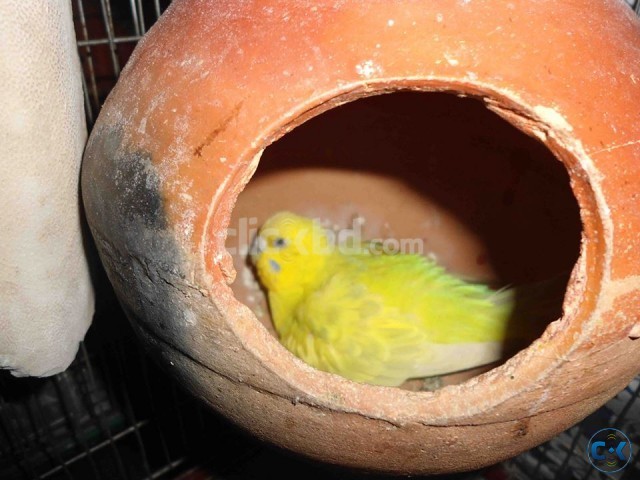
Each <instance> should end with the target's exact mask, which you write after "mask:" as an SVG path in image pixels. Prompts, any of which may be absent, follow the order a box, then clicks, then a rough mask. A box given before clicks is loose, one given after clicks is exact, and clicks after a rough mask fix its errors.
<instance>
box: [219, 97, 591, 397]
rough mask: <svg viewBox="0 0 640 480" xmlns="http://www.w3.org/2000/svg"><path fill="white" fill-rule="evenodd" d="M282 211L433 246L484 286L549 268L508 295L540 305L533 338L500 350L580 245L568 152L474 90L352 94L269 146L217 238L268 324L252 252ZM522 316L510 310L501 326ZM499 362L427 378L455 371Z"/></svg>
mask: <svg viewBox="0 0 640 480" xmlns="http://www.w3.org/2000/svg"><path fill="white" fill-rule="evenodd" d="M282 210H289V211H292V212H294V213H297V214H300V215H304V216H308V217H314V218H319V219H321V221H322V222H323V223H324V225H325V226H327V227H328V228H331V229H333V230H335V231H337V230H340V229H349V230H348V231H349V232H356V236H358V235H359V236H360V237H361V238H362V240H372V239H376V240H382V241H383V242H384V243H383V244H382V245H383V246H384V245H386V247H385V248H387V249H388V250H389V251H394V252H397V251H399V252H401V253H413V254H420V255H424V256H427V257H431V258H433V259H435V260H436V261H437V263H439V264H440V265H441V266H443V267H444V268H446V270H447V271H448V272H450V273H451V274H453V275H457V276H459V277H463V278H464V279H469V280H472V281H475V282H482V283H486V284H489V285H490V286H491V287H492V288H496V289H498V288H501V287H505V286H519V285H530V284H532V283H536V282H541V281H545V280H549V279H553V280H552V281H551V283H552V286H551V287H548V288H547V287H546V286H545V293H544V295H543V296H542V297H537V300H536V301H535V302H534V303H535V307H532V304H531V301H529V300H527V299H524V300H523V299H522V298H520V299H519V298H518V294H516V306H515V312H516V313H514V316H516V315H519V313H517V312H520V311H522V310H527V311H531V309H532V308H537V307H538V306H540V304H541V303H544V304H545V305H544V308H542V309H541V313H540V314H536V315H535V316H536V321H535V322H533V323H531V322H530V320H528V322H529V323H528V324H527V327H526V328H527V330H528V331H529V335H528V338H529V340H527V341H525V342H524V343H520V344H517V345H515V344H511V345H509V346H507V345H506V344H505V345H504V358H503V360H505V359H506V358H508V357H509V356H511V355H513V354H514V353H516V351H518V350H519V349H521V348H524V347H526V346H527V345H528V344H529V343H530V342H531V341H532V340H533V339H535V338H537V337H539V336H540V334H541V333H542V331H543V330H544V328H545V326H546V325H547V324H548V323H550V322H551V321H554V320H556V319H558V318H560V316H561V313H562V300H563V296H564V291H565V289H566V283H567V281H568V274H569V273H570V271H571V269H572V268H573V265H574V264H575V262H576V261H577V259H578V256H579V253H580V238H581V229H582V226H581V221H580V215H579V209H578V204H577V202H576V199H575V197H574V195H573V192H572V190H571V187H570V184H569V176H568V174H567V171H566V169H565V168H564V166H563V164H562V163H561V162H560V161H558V160H557V159H556V158H555V157H554V156H553V154H552V153H551V152H550V151H549V150H548V149H547V147H546V146H545V145H544V144H542V143H541V142H540V141H539V140H537V139H535V138H533V137H530V136H528V135H526V134H524V133H523V132H521V131H520V130H518V129H517V128H515V127H514V126H513V125H511V124H510V123H508V122H507V121H505V120H504V119H502V118H501V117H499V116H498V115H496V114H495V113H493V112H491V111H490V110H488V109H487V108H485V106H484V104H483V102H482V101H480V100H478V99H475V98H467V97H460V96H457V95H455V94H450V93H424V92H407V91H404V92H395V93H391V94H386V95H378V96H373V97H368V98H365V99H360V100H356V101H353V102H351V103H348V104H345V105H342V106H339V107H336V108H334V109H332V110H329V111H327V112H325V113H323V114H321V115H319V116H317V117H315V118H312V119H311V120H309V121H307V122H305V123H303V124H302V125H300V126H298V127H297V128H295V129H294V130H293V131H291V132H290V133H288V134H287V135H285V136H283V137H282V138H281V139H280V140H278V141H276V142H274V143H273V144H272V145H270V146H269V147H268V148H267V149H266V150H265V151H264V154H263V155H262V158H261V161H260V165H259V166H258V169H257V171H256V173H255V175H254V176H253V178H252V179H251V181H250V182H249V184H248V185H247V187H246V189H245V190H244V191H243V192H242V193H241V194H240V196H239V197H238V201H237V203H236V205H235V208H234V211H233V215H232V219H231V223H230V229H232V230H230V234H229V236H228V239H227V244H226V247H227V249H228V250H229V252H231V253H232V254H233V257H234V266H235V268H236V271H237V272H238V276H237V279H236V281H235V283H234V284H233V285H232V288H233V291H234V293H235V295H236V298H238V299H239V300H240V301H241V302H243V303H244V304H246V305H247V306H248V307H249V308H251V309H252V310H253V311H254V313H255V314H256V316H257V318H258V319H259V320H260V321H261V322H262V323H263V324H264V325H265V326H266V327H267V328H268V329H269V330H270V331H271V332H272V333H274V335H275V330H274V329H273V326H272V323H271V319H270V315H269V306H268V304H267V302H266V300H265V295H264V293H263V290H262V289H261V287H260V284H259V283H258V281H257V278H256V276H255V274H254V271H253V269H252V268H251V267H250V262H249V261H248V258H247V250H248V245H249V244H250V242H251V241H252V240H253V238H254V236H255V233H256V230H257V229H258V228H259V227H260V226H261V225H262V224H263V222H264V221H265V220H266V219H267V218H268V217H270V216H271V215H273V214H274V213H276V212H278V211H282ZM349 235H351V234H348V235H346V236H345V237H343V238H347V237H349ZM540 298H542V299H543V300H540ZM529 316H531V315H529ZM451 321H455V320H453V319H452V320H451ZM522 328H523V326H522V323H518V321H517V320H516V319H515V318H514V319H513V321H510V323H509V327H508V329H509V330H511V331H516V330H518V329H522ZM496 365H497V364H496V363H493V364H491V365H488V366H484V367H479V368H476V369H473V370H468V371H465V372H462V373H455V374H451V375H446V376H443V377H440V378H439V379H437V381H436V382H435V383H429V384H428V385H436V386H438V385H446V384H451V383H459V382H461V381H463V380H466V379H468V378H470V377H471V376H474V375H477V374H479V373H482V372H484V371H486V370H488V369H490V368H492V367H494V366H496ZM405 386H406V387H407V388H412V389H415V388H423V387H424V384H423V382H418V383H416V382H409V383H407V384H405ZM429 388H431V387H429Z"/></svg>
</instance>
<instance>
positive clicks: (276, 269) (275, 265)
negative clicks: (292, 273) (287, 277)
mask: <svg viewBox="0 0 640 480" xmlns="http://www.w3.org/2000/svg"><path fill="white" fill-rule="evenodd" d="M269 266H270V267H271V270H273V271H274V272H275V273H279V272H280V264H279V263H278V262H276V261H275V260H273V259H269Z"/></svg>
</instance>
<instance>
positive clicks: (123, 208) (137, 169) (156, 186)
mask: <svg viewBox="0 0 640 480" xmlns="http://www.w3.org/2000/svg"><path fill="white" fill-rule="evenodd" d="M117 164H118V167H119V168H118V169H117V171H116V172H115V177H114V187H115V190H116V192H117V196H116V198H117V199H118V207H119V210H120V212H121V213H122V215H123V216H124V218H126V219H127V220H129V221H135V220H138V221H141V222H142V223H144V225H145V226H147V227H149V228H152V229H154V230H162V229H164V228H166V225H167V223H166V219H165V215H164V207H163V204H162V196H161V194H160V178H159V176H158V173H157V172H156V169H155V167H154V165H153V162H152V161H151V155H150V154H149V153H147V152H133V153H130V154H128V155H126V156H125V157H124V158H120V159H118V161H117Z"/></svg>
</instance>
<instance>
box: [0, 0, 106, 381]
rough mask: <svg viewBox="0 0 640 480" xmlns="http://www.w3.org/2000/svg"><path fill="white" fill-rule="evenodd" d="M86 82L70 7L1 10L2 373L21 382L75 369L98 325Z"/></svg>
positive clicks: (21, 5)
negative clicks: (90, 252)
mask: <svg viewBox="0 0 640 480" xmlns="http://www.w3.org/2000/svg"><path fill="white" fill-rule="evenodd" d="M80 75H81V70H80V63H79V59H78V53H77V47H76V43H75V34H74V29H73V20H72V11H71V1H70V0H29V1H24V0H2V1H0V366H1V367H2V368H7V369H10V370H11V371H12V373H13V374H14V375H16V376H25V375H33V376H46V375H53V374H55V373H58V372H60V371H62V370H64V369H65V368H67V367H68V365H69V364H70V363H71V361H72V360H73V359H74V357H75V355H76V353H77V351H78V345H79V342H80V341H81V340H82V339H83V338H84V335H85V333H86V331H87V329H88V328H89V325H90V323H91V319H92V316H93V311H94V292H93V288H92V285H91V280H90V276H89V267H88V262H87V258H86V256H85V250H84V248H83V239H82V232H81V216H80V203H79V195H78V180H79V171H80V161H81V158H82V151H83V148H84V144H85V141H86V135H87V132H86V124H85V118H84V111H83V95H82V77H81V76H80Z"/></svg>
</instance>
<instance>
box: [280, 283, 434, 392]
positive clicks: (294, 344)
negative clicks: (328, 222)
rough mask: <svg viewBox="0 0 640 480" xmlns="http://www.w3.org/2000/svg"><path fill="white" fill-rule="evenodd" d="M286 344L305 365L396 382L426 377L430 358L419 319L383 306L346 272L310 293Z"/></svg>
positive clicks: (355, 377) (375, 381) (356, 377)
mask: <svg viewBox="0 0 640 480" xmlns="http://www.w3.org/2000/svg"><path fill="white" fill-rule="evenodd" d="M294 316H295V318H294V322H295V323H296V325H297V326H298V328H295V329H293V331H292V333H291V335H290V336H289V338H286V339H282V340H283V343H284V344H285V346H287V347H288V348H289V349H290V350H292V351H293V353H295V354H296V355H298V356H299V357H300V358H302V359H303V360H305V361H306V362H307V363H309V364H311V365H313V366H315V367H316V368H319V369H321V370H325V371H329V372H333V373H338V374H340V375H342V376H344V377H347V378H349V379H351V380H355V381H360V382H366V383H373V384H378V385H399V384H400V383H402V382H403V381H405V380H406V379H407V378H412V377H416V376H424V374H423V370H424V365H428V364H429V363H430V361H431V360H432V354H431V353H430V349H429V347H430V345H429V342H428V339H427V338H426V335H425V332H424V331H423V329H422V328H421V327H420V321H419V319H415V318H409V316H408V315H407V314H403V313H402V312H401V311H400V310H399V309H397V308H395V307H389V306H388V305H386V303H385V301H384V298H383V296H381V295H376V294H373V293H371V292H370V291H369V290H368V289H367V288H366V286H364V285H363V284H362V283H358V282H354V278H353V277H352V276H349V275H347V274H341V273H337V274H335V275H334V276H333V277H331V279H330V280H329V281H328V282H327V283H326V284H325V285H324V286H323V287H322V288H320V289H318V290H316V291H315V292H313V293H311V294H309V295H308V296H307V297H306V299H305V300H304V301H303V302H301V304H300V305H299V306H298V308H297V310H296V312H295V314H294Z"/></svg>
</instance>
